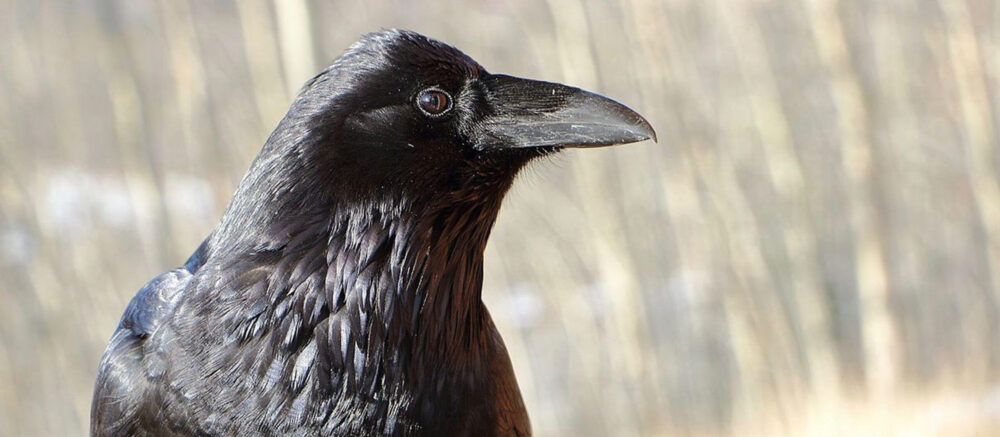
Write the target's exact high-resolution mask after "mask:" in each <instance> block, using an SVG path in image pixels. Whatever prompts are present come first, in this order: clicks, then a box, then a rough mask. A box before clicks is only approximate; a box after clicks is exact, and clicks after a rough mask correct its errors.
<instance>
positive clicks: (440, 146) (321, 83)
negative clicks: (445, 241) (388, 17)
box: [265, 30, 656, 198]
mask: <svg viewBox="0 0 1000 437" xmlns="http://www.w3.org/2000/svg"><path fill="white" fill-rule="evenodd" d="M282 123H283V124H286V125H287V126H285V128H284V129H283V128H282V126H279V129H278V130H276V131H275V134H274V135H277V136H279V138H278V140H283V139H284V140H288V139H291V140H292V141H275V138H274V137H272V139H271V140H270V141H269V143H295V144H307V145H308V147H309V148H310V150H299V149H296V151H295V152H294V153H292V154H296V153H297V154H299V155H309V154H318V156H316V157H315V158H313V159H314V160H315V162H320V163H323V164H322V165H315V166H314V167H317V168H321V169H322V170H323V171H324V172H325V175H321V176H320V177H321V178H324V179H330V180H336V181H338V184H339V185H340V190H341V191H342V192H346V193H353V194H354V195H356V196H357V197H359V198H371V196H372V195H373V194H377V193H386V192H389V193H406V192H408V193H406V194H410V195H412V196H417V195H430V196H434V197H440V196H442V195H447V194H449V193H452V194H453V193H464V195H471V196H475V195H478V194H482V193H483V192H485V191H489V190H492V191H494V192H501V193H502V192H504V191H505V190H506V187H508V186H509V185H510V182H512V181H513V178H514V176H515V175H516V173H517V171H518V170H519V169H520V168H521V167H522V166H523V165H524V164H525V163H527V162H528V161H530V160H531V159H532V158H533V157H537V156H541V155H545V154H548V153H552V152H554V151H558V150H561V149H564V148H570V147H599V146H608V145H614V144H624V143H632V142H637V141H642V140H646V139H654V140H655V137H656V134H655V132H654V131H653V128H652V127H651V126H650V125H649V123H648V122H647V121H646V120H645V119H644V118H643V117H642V116H640V115H639V114H637V113H636V112H634V111H632V110H631V109H629V108H627V107H625V106H624V105H622V104H620V103H617V102H615V101H613V100H611V99H608V98H606V97H602V96H600V95H597V94H595V93H591V92H587V91H584V90H581V89H578V88H574V87H571V86H566V85H561V84H557V83H550V82H543V81H537V80H529V79H522V78H517V77H512V76H507V75H503V74H491V73H488V72H487V71H486V70H485V69H484V68H483V67H482V66H480V65H479V64H478V63H477V62H476V61H474V60H473V59H471V58H470V57H468V56H467V55H465V54H464V53H462V52H460V51H459V50H457V49H455V48H454V47H451V46H449V45H447V44H444V43H441V42H438V41H435V40H433V39H430V38H427V37H425V36H423V35H420V34H417V33H414V32H409V31H402V30H386V31H381V32H376V33H372V34H368V35H366V36H365V37H364V38H362V39H361V40H360V41H359V42H357V43H355V44H354V45H353V46H351V47H350V48H349V49H348V50H347V51H346V52H345V53H344V54H343V55H342V56H341V57H339V58H338V59H337V60H336V61H335V62H334V63H333V64H332V65H330V66H329V67H328V68H326V69H325V70H323V71H322V72H321V73H320V74H318V75H317V76H316V77H314V78H313V79H311V80H310V81H309V82H307V84H306V86H305V87H304V89H303V91H302V93H301V94H300V96H299V97H298V98H297V99H296V101H295V103H294V104H293V105H292V108H291V109H290V110H289V113H288V115H287V116H286V119H285V120H284V121H283V122H282ZM265 151H266V149H265ZM282 153H283V154H285V155H288V154H289V151H287V150H286V151H284V152H282ZM323 176H325V177H323ZM477 193H478V194H477Z"/></svg>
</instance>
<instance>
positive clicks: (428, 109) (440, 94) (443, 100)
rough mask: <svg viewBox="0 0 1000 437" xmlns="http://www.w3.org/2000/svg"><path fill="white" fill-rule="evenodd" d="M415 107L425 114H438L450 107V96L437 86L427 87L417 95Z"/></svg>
mask: <svg viewBox="0 0 1000 437" xmlns="http://www.w3.org/2000/svg"><path fill="white" fill-rule="evenodd" d="M417 107H418V108H420V110H421V111H424V113H425V114H427V115H431V116H438V115H441V114H444V113H445V112H448V110H450V109H451V96H449V95H448V93H446V92H444V91H441V90H439V89H437V88H428V89H425V90H423V91H421V92H420V94H419V95H417Z"/></svg>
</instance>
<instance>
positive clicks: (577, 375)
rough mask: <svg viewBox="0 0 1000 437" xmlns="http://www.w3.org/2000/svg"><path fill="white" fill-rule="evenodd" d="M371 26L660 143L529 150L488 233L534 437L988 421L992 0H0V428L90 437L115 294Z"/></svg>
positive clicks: (996, 269) (203, 227)
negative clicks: (463, 56) (598, 96)
mask: <svg viewBox="0 0 1000 437" xmlns="http://www.w3.org/2000/svg"><path fill="white" fill-rule="evenodd" d="M380 27H403V28H410V29H413V30H417V31H420V32H424V33H426V34H428V35H430V36H433V37H436V38H439V39H442V40H445V41H448V42H450V43H452V44H454V45H456V46H458V47H459V48H461V49H463V50H464V51H466V52H467V53H469V54H470V55H472V56H473V57H474V58H476V59H477V60H479V61H480V62H481V63H482V64H483V65H485V66H486V67H487V68H488V69H490V70H491V71H495V72H505V73H510V74H515V75H522V76H528V77H535V78H542V79H547V80H553V81H561V82H567V83H570V84H573V85H577V86H580V87H584V88H588V89H592V90H596V91H598V92H601V93H603V94H606V95H609V96H612V97H614V98H616V99H618V100H620V101H622V102H624V103H626V104H628V105H630V106H632V107H633V108H635V109H636V110H638V111H640V112H641V113H643V114H644V115H646V117H647V118H648V119H649V120H650V121H651V122H652V124H653V125H654V126H655V127H656V129H657V132H658V133H659V137H660V142H659V144H652V143H648V144H646V143H644V144H639V145H632V146H627V147H622V148H617V149H602V150H594V151H572V152H569V153H566V154H564V155H563V156H561V157H558V158H556V159H553V160H549V161H548V162H541V163H538V164H536V165H534V166H533V167H532V168H530V169H529V170H527V171H526V172H525V174H524V176H523V177H522V178H521V180H520V181H519V182H518V184H517V187H516V188H515V189H514V190H513V192H512V193H511V195H510V196H509V198H508V201H507V203H506V206H505V209H504V211H503V213H502V214H501V218H500V221H499V223H498V224H497V228H496V231H495V233H494V236H493V239H492V242H491V245H490V247H489V250H488V254H487V257H488V260H487V266H486V272H487V276H486V284H485V293H484V294H485V295H484V299H485V300H486V302H487V304H488V305H489V306H490V308H491V310H492V312H493V315H494V317H495V318H496V320H497V323H498V324H499V326H500V328H501V330H502V331H503V333H504V335H505V338H506V340H507V343H508V346H509V349H510V351H511V354H512V357H513V361H514V364H515V367H516V371H517V374H518V377H519V379H520V381H521V386H522V389H523V392H524V396H525V400H526V402H527V404H528V408H529V410H530V412H531V415H532V418H533V423H534V426H535V429H536V431H537V433H538V434H539V435H585V436H591V435H593V436H599V435H610V436H633V435H664V434H671V433H677V434H681V435H733V436H745V435H760V436H774V435H894V434H898V435H947V436H952V435H971V434H975V433H980V434H982V435H990V434H992V435H1000V337H998V334H1000V330H998V328H1000V185H998V173H1000V153H998V149H1000V147H998V138H1000V76H998V75H1000V35H998V32H1000V5H998V4H997V3H995V2H992V1H988V0H969V1H947V0H940V1H935V0H926V1H925V0H921V1H912V0H887V1H864V0H842V1H837V0H808V1H801V2H796V1H767V0H744V1H723V0H709V1H700V0H672V1H640V0H620V1H584V0H551V1H547V2H516V1H475V2H469V1H458V0H452V1H444V2H435V3H433V4H431V3H427V4H424V3H417V2H409V1H393V2H370V1H338V2H330V1H320V0H316V1H305V0H274V1H266V0H247V1H194V0H163V1H160V2H147V1H134V0H118V1H104V0H75V1H70V0H41V1H31V0H23V1H15V0H0V435H4V436H8V435H9V436H21V435H26V436H30V435H38V436H43V435H44V436H69V435H83V434H84V433H85V432H86V428H87V423H88V413H89V404H90V393H91V384H92V380H93V377H94V374H95V369H96V365H97V361H98V359H99V357H100V354H101V352H102V351H103V348H104V346H105V342H106V340H107V338H108V337H109V335H110V333H111V331H112V328H113V326H114V325H115V324H116V322H117V319H118V317H119V315H120V314H121V311H122V309H123V308H124V305H125V303H126V302H127V300H128V299H129V298H130V297H131V296H132V294H133V293H134V292H135V291H136V290H137V289H138V288H139V287H140V286H141V285H143V284H144V283H145V281H146V280H148V279H149V278H151V277H152V276H154V275H155V274H157V273H159V272H161V271H164V270H166V269H169V268H172V267H174V266H177V265H179V264H180V263H181V262H182V261H183V259H184V258H185V257H186V256H187V255H188V254H189V253H190V252H191V251H192V250H193V249H194V248H195V247H196V246H197V244H198V242H199V241H200V240H201V239H202V238H203V237H204V236H205V235H206V234H208V232H209V230H210V229H211V228H212V226H213V225H214V223H215V221H216V220H217V219H218V217H219V216H220V214H221V212H222V210H223V208H224V207H225V206H226V203H227V201H228V199H229V196H230V194H231V193H232V191H233V189H234V188H235V186H236V183H237V182H238V181H239V179H240V177H241V176H242V174H243V173H244V172H245V170H246V168H247V167H248V165H249V162H250V160H251V159H252V157H253V156H254V155H255V154H256V152H257V150H258V149H259V147H260V145H261V144H262V143H263V140H264V138H265V136H266V135H267V134H268V133H269V131H270V129H271V128H272V127H273V126H274V125H275V124H276V122H277V120H278V119H279V118H280V116H281V115H282V114H283V112H284V111H285V108H286V107H287V105H288V103H289V102H290V99H291V98H292V96H293V93H294V92H295V91H296V90H297V89H298V87H299V86H300V85H301V84H302V83H303V82H304V80H305V79H307V78H308V77H309V76H311V75H312V74H313V73H314V72H315V71H317V70H318V69H319V68H321V67H322V66H324V65H326V64H327V63H328V62H329V61H330V60H331V59H333V58H334V57H336V56H337V55H338V54H339V53H340V52H341V51H342V50H343V49H344V48H346V47H347V46H348V45H349V44H350V43H351V42H353V41H354V40H356V39H357V38H358V36H359V35H360V34H361V33H363V32H367V31H371V30H375V29H378V28H380Z"/></svg>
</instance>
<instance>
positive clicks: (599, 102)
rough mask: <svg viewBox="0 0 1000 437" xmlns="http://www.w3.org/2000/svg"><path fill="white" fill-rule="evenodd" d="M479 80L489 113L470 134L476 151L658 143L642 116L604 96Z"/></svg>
mask: <svg viewBox="0 0 1000 437" xmlns="http://www.w3.org/2000/svg"><path fill="white" fill-rule="evenodd" d="M481 80H482V83H483V85H484V87H485V88H486V89H485V93H484V97H485V99H486V101H487V104H488V106H489V111H488V113H487V115H486V116H485V118H483V119H481V121H480V122H479V123H476V125H475V128H474V130H475V132H473V135H472V138H473V139H474V140H473V141H474V143H475V147H476V148H477V149H479V150H487V149H496V148H525V147H601V146H611V145H615V144H628V143H635V142H638V141H643V140H648V139H652V140H653V141H656V132H654V131H653V127H652V126H650V125H649V122H648V121H646V119H645V118H643V117H642V116H641V115H639V114H638V113H636V112H635V111H633V110H631V109H629V108H628V107H626V106H625V105H622V104H621V103H618V102H616V101H614V100H611V99H609V98H607V97H603V96H600V95H597V94H594V93H591V92H587V91H584V90H581V89H579V88H574V87H571V86H566V85H561V84H557V83H551V82H542V81H537V80H529V79H521V78H517V77H512V76H506V75H502V74H495V75H490V76H487V77H485V78H483V79H481Z"/></svg>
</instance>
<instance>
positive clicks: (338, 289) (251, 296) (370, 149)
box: [91, 30, 652, 436]
mask: <svg viewBox="0 0 1000 437" xmlns="http://www.w3.org/2000/svg"><path fill="white" fill-rule="evenodd" d="M517 81H522V82H517ZM518 84H522V85H523V86H522V87H520V88H518V87H517V86H518ZM428 87H434V88H435V89H441V90H443V91H444V92H445V93H446V94H445V95H444V96H445V97H450V98H451V99H454V101H453V107H448V108H447V112H444V111H442V112H444V113H443V114H442V115H437V114H428V113H427V112H426V111H420V110H417V108H416V107H415V106H414V100H415V96H417V95H419V93H420V92H421V90H425V89H428ZM546 87H547V88H546ZM543 88H544V89H543ZM519 90H520V91H519ZM523 90H535V92H534V94H532V93H526V94H525V95H523V96H522V95H520V93H522V92H524V91H523ZM549 91H551V93H550V92H549ZM591 96H593V97H591ZM588 99H590V100H588ZM578 100H579V101H581V102H590V103H593V104H595V105H596V106H597V107H599V108H600V111H603V112H600V111H598V112H599V113H597V115H596V116H595V117H597V118H594V119H593V120H591V119H587V117H585V116H583V117H582V116H581V114H580V110H581V108H578V107H577V106H579V104H578V102H577V101H578ZM608 102H610V100H607V99H604V98H601V97H597V96H595V95H592V94H589V93H585V92H583V91H580V90H577V89H575V88H570V87H565V86H562V85H557V84H548V83H545V82H536V81H526V80H521V79H516V78H509V77H506V76H499V75H490V74H488V73H487V72H486V71H485V70H484V69H483V68H482V67H480V66H479V65H478V64H477V63H476V62H475V61H473V60H472V59H470V58H469V57H467V56H466V55H464V54H462V53H461V52H459V51H458V50H456V49H454V48H452V47H450V46H447V45H445V44H442V43H439V42H436V41H433V40H431V39H428V38H426V37H423V36H421V35H418V34H415V33H412V32H406V31H397V30H391V31H383V32H378V33H374V34H370V35H367V36H366V37H365V38H364V39H362V40H361V41H360V42H358V43H357V44H355V45H354V46H352V47H351V48H350V49H349V50H348V51H347V52H346V53H345V54H344V55H342V56H341V57H340V58H338V60H337V61H335V62H334V63H333V65H331V66H330V67H328V68H327V69H325V70H324V71H323V72H321V73H320V74H319V75H317V76H316V77H315V78H313V79H312V80H310V81H309V82H308V83H307V84H306V86H305V87H304V89H303V91H302V92H301V94H300V95H299V97H298V98H297V99H296V100H295V102H294V103H293V104H292V106H291V108H290V109H289V112H288V114H287V115H286V116H285V117H284V119H283V120H282V121H281V122H280V123H279V125H278V127H277V128H276V129H275V131H274V132H273V133H272V134H271V136H270V138H269V139H268V141H267V143H266V144H265V146H264V148H263V150H262V151H261V153H260V155H259V156H258V157H257V159H256V160H255V161H254V163H253V164H252V166H251V168H250V170H249V172H248V174H247V176H246V177H245V178H244V179H243V181H242V182H241V184H240V186H239V188H238V189H237V191H236V194H235V195H234V198H233V200H232V202H231V204H230V205H229V208H228V209H227V211H226V213H225V215H224V216H223V218H222V220H221V221H220V223H219V225H218V226H217V227H216V229H215V230H214V231H213V232H212V234H211V235H210V236H209V237H208V238H207V239H206V240H205V242H204V243H203V244H202V245H201V247H199V248H198V250H197V251H196V252H195V253H194V255H192V256H191V258H190V259H189V260H188V262H187V263H185V265H184V267H183V268H178V269H174V270H171V271H168V272H166V273H164V274H162V275H160V276H157V277H156V278H154V279H153V280H152V281H150V282H149V283H148V284H147V285H146V286H144V287H143V288H142V289H141V290H140V291H139V293H138V294H137V295H136V297H135V298H134V299H133V300H132V302H131V303H130V304H129V306H128V308H127V309H126V310H125V314H124V316H123V317H122V320H121V322H120V324H119V326H118V329H117V330H116V331H115V333H114V334H113V336H112V339H111V342H110V345H109V346H108V350H107V351H106V353H105V355H104V357H103V359H102V361H101V365H100V371H99V372H100V373H99V375H98V379H97V384H96V388H95V394H94V402H93V408H92V424H91V434H92V435H97V436H106V435H107V436H110V435H123V436H124V435H140V436H141V435H151V436H152V435H352V436H353V435H358V436H361V435H364V436H368V435H475V436H488V435H529V434H530V425H529V422H528V417H527V413H526V411H525V409H524V405H523V403H522V401H521V395H520V392H519V391H518V388H517V383H516V380H515V378H514V373H513V371H512V368H511V365H510V360H509V358H508V357H507V352H506V350H505V349H504V346H503V342H502V341H501V339H500V336H499V335H498V333H497V331H496V329H495V327H494V326H493V322H492V320H491V318H490V316H489V313H488V312H487V310H486V308H485V307H484V306H483V304H482V301H481V299H480V296H481V288H482V275H483V251H484V249H485V246H486V242H487V239H488V237H489V234H490V229H491V228H492V226H493V223H494V221H495V219H496V216H497V213H498V212H499V209H500V204H501V201H502V199H503V196H504V194H505V193H506V191H507V189H508V188H509V187H510V184H511V183H512V182H513V180H514V177H515V175H516V174H517V172H518V170H519V169H520V168H521V167H522V166H523V165H524V164H526V163H527V162H528V161H530V160H531V159H532V158H534V157H536V156H540V155H543V154H546V153H551V152H553V151H556V150H558V149H559V148H561V147H564V146H570V145H605V144H615V143H623V142H631V141H637V140H641V139H644V138H649V137H651V136H652V130H651V129H649V128H648V124H646V122H645V120H642V119H641V117H639V116H638V115H636V114H634V113H632V112H631V111H628V110H627V109H625V108H624V107H621V106H620V105H617V104H614V103H613V102H610V103H608ZM432 103H434V104H435V105H437V106H435V107H434V109H435V110H439V109H442V108H443V106H441V105H438V104H439V103H441V102H437V101H435V102H432ZM449 103H452V102H449ZM588 104H589V103H588ZM574 105H576V106H574ZM602 105H603V106H602ZM615 105H617V106H615ZM567 108H568V109H567ZM609 108H611V109H613V110H611V109H609ZM584 109H585V108H584ZM574 111H575V112H574ZM609 111H610V112H609ZM584 112H586V111H584ZM605 113H606V114H605ZM560 114H563V115H560ZM565 114H569V115H565ZM602 114H603V115H602ZM592 115H593V114H592ZM570 116H572V117H577V118H578V119H580V120H581V121H580V122H581V123H582V124H581V126H584V127H586V126H587V123H598V124H600V123H603V124H601V126H604V127H601V126H598V127H596V128H592V129H591V130H589V131H587V130H586V129H585V131H586V132H585V134H586V136H579V135H577V136H574V135H576V134H574V133H572V132H569V131H568V130H567V129H568V127H567V126H566V123H568V122H571V121H572V120H569V121H566V120H563V119H566V118H567V117H570ZM560 117H562V118H560ZM601 117H604V118H601ZM609 117H610V118H609ZM592 118H593V117H592ZM519 120H525V122H526V123H528V122H532V120H534V122H536V124H538V125H539V126H542V127H541V128H538V129H535V131H536V133H537V135H535V136H533V137H531V138H527V137H529V136H531V135H532V134H531V133H530V132H528V133H525V132H521V131H519V130H518V129H522V127H523V126H522V124H521V123H520V122H519ZM560 120H562V121H560ZM574 120H575V119H574ZM594 120H597V121H594ZM560 123H561V124H560ZM609 126H610V127H609ZM560 129H562V130H564V131H565V132H562V133H559V132H560ZM602 129H605V130H613V132H605V133H602V132H603V131H602ZM553 132H554V133H553ZM546 135H550V136H551V139H548V140H544V137H545V136H546ZM602 135H603V136H602ZM560 138H562V139H561V140H560ZM521 143H525V144H527V143H530V145H523V146H522V145H519V144H521Z"/></svg>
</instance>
